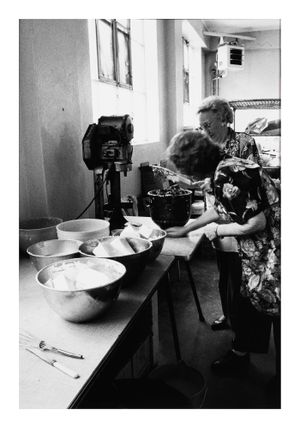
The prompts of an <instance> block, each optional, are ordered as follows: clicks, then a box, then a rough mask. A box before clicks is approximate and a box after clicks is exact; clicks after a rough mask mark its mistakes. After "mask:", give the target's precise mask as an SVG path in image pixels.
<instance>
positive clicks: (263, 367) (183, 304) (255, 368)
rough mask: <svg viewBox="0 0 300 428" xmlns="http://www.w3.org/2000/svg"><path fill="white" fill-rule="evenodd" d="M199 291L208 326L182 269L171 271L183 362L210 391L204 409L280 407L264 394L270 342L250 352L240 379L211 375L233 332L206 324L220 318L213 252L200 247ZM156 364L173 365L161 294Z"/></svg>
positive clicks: (270, 367)
mask: <svg viewBox="0 0 300 428" xmlns="http://www.w3.org/2000/svg"><path fill="white" fill-rule="evenodd" d="M191 266H192V271H193V275H194V279H195V282H196V284H197V292H198V295H199V298H200V302H201V306H202V311H203V313H204V316H205V318H206V321H207V322H206V323H201V322H200V321H199V319H198V316H197V310H196V306H195V303H194V300H193V296H192V292H191V288H190V286H189V283H188V277H187V273H186V272H185V270H184V268H183V267H182V269H181V273H180V279H178V275H176V273H177V272H176V271H174V272H172V295H173V300H174V305H175V314H176V320H177V327H178V331H179V339H180V346H181V353H182V358H183V360H184V362H185V363H186V364H187V365H189V366H191V367H193V368H195V369H197V370H199V371H200V372H201V373H202V375H203V376H204V378H205V380H206V382H207V386H208V391H207V396H206V400H205V404H204V408H209V409H235V408H236V409H238V408H239V409H241V408H245V409H264V408H279V407H280V400H279V397H278V396H277V397H274V396H270V395H269V394H268V393H267V392H266V386H267V383H268V381H269V380H270V379H271V378H272V376H273V375H274V374H275V355H274V345H273V338H271V342H270V349H269V352H268V354H251V365H250V368H249V371H248V373H246V374H245V375H244V376H242V377H234V376H225V377H220V376H217V375H215V374H213V373H212V371H211V369H210V365H211V363H212V362H213V361H214V360H215V359H216V358H218V357H219V356H221V355H222V354H224V353H226V351H227V350H228V349H230V345H231V340H232V337H233V336H232V332H231V331H230V330H225V331H217V332H214V331H212V330H211V328H210V323H211V322H212V321H214V320H215V319H216V318H217V317H218V316H219V315H221V306H220V299H219V293H218V271H217V266H216V261H215V257H214V254H213V252H212V251H211V250H209V249H208V248H207V246H204V247H203V248H202V249H201V250H200V251H199V252H198V254H197V255H196V256H195V258H194V259H193V260H192V262H191ZM159 323H160V326H161V327H160V343H161V345H160V354H161V361H160V364H164V363H169V362H174V361H175V354H174V347H173V342H172V335H171V327H170V319H169V313H168V308H167V305H166V301H165V299H164V296H163V295H159Z"/></svg>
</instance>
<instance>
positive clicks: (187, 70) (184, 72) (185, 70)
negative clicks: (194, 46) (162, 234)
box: [182, 37, 191, 104]
mask: <svg viewBox="0 0 300 428" xmlns="http://www.w3.org/2000/svg"><path fill="white" fill-rule="evenodd" d="M189 44H190V42H189V41H188V40H187V39H186V38H185V37H182V55H183V61H182V83H183V103H184V104H190V100H191V99H190V67H189ZM185 49H187V57H188V64H186V63H185ZM186 65H187V67H186ZM186 76H187V78H188V84H187V99H186V97H185V95H186V91H185V89H186V86H185V85H186V84H185V78H186Z"/></svg>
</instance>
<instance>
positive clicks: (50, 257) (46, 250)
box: [27, 239, 82, 270]
mask: <svg viewBox="0 0 300 428" xmlns="http://www.w3.org/2000/svg"><path fill="white" fill-rule="evenodd" d="M81 244H82V242H81V241H72V240H66V239H50V240H48V241H41V242H37V243H36V244H33V245H30V247H28V248H27V254H29V256H30V259H31V261H32V263H33V265H34V267H35V268H36V270H41V269H42V268H43V267H45V266H48V265H50V264H51V263H55V262H59V261H61V260H68V259H73V258H75V257H79V256H80V254H79V246H80V245H81Z"/></svg>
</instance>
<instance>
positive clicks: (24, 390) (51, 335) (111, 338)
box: [19, 255, 174, 409]
mask: <svg viewBox="0 0 300 428" xmlns="http://www.w3.org/2000/svg"><path fill="white" fill-rule="evenodd" d="M173 260H174V258H173V257H169V256H163V255H162V256H159V257H158V259H156V260H155V261H154V262H152V263H151V264H148V265H147V266H146V268H145V270H144V271H143V272H142V273H141V275H140V276H139V278H138V279H137V280H136V282H135V283H134V284H133V285H132V286H130V288H128V289H127V288H125V289H122V290H121V293H120V296H119V298H118V300H117V301H116V302H114V304H113V306H112V307H111V308H110V309H109V310H108V312H107V313H106V314H104V315H103V316H102V317H101V318H99V319H97V320H95V321H93V322H88V323H82V324H76V323H71V322H68V321H65V320H63V319H62V318H60V317H59V316H58V315H57V314H56V313H55V312H54V311H53V310H52V309H51V308H50V307H49V306H48V304H47V302H46V300H45V299H44V297H43V295H42V291H41V290H40V289H39V287H38V285H37V284H36V280H35V275H36V271H35V269H34V267H33V266H32V265H31V263H30V261H29V259H27V258H26V259H25V258H24V259H21V260H20V293H19V296H20V305H19V312H20V318H19V319H20V328H21V329H24V330H27V331H29V332H31V333H32V334H34V335H35V336H38V337H40V338H43V339H45V340H47V341H49V343H51V344H52V345H54V346H57V347H60V348H62V349H66V350H68V351H71V352H74V353H79V354H83V355H84V359H83V360H79V359H72V358H69V357H65V356H63V355H57V354H53V353H50V352H46V351H45V356H47V357H48V358H55V359H57V360H58V361H59V362H61V363H62V364H64V365H66V366H67V367H69V368H70V369H72V370H74V371H75V372H77V373H78V374H79V375H80V377H79V378H78V379H73V378H71V377H69V376H67V375H65V374H64V373H61V372H60V371H59V370H57V369H56V368H53V367H51V366H50V365H48V364H46V363H45V362H43V361H41V360H40V359H39V358H37V357H36V356H34V355H32V354H30V353H29V352H28V351H26V350H25V349H20V359H19V360H20V389H19V394H20V408H35V409H37V408H44V409H45V408H67V407H72V406H73V405H74V403H75V402H77V401H78V399H79V398H80V396H81V395H82V394H83V393H84V390H85V389H86V387H87V386H88V385H89V384H90V382H92V381H93V378H94V377H95V376H96V374H97V373H98V372H99V371H101V367H102V366H103V364H104V363H105V361H106V360H107V359H108V358H109V357H110V354H111V353H112V352H113V351H114V349H115V347H116V345H117V344H118V342H119V341H120V339H121V338H122V337H124V335H125V334H126V331H127V330H128V329H129V327H130V325H131V323H132V322H133V320H134V319H135V317H136V316H137V314H138V313H139V311H140V310H141V309H142V308H143V306H144V305H145V304H146V303H147V302H149V300H150V299H151V298H152V296H153V294H154V293H155V292H156V291H157V287H158V286H159V283H160V280H161V279H162V278H163V276H164V275H165V274H166V273H167V271H168V270H169V268H170V266H171V264H172V263H173Z"/></svg>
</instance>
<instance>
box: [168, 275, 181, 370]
mask: <svg viewBox="0 0 300 428" xmlns="http://www.w3.org/2000/svg"><path fill="white" fill-rule="evenodd" d="M165 290H166V297H167V302H168V306H169V314H170V319H171V328H172V333H173V341H174V347H175V354H176V358H177V361H178V362H179V361H181V360H182V359H181V353H180V347H179V340H178V332H177V326H176V319H175V314H174V306H173V299H172V293H171V287H170V278H169V273H168V274H167V278H166V285H165Z"/></svg>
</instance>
